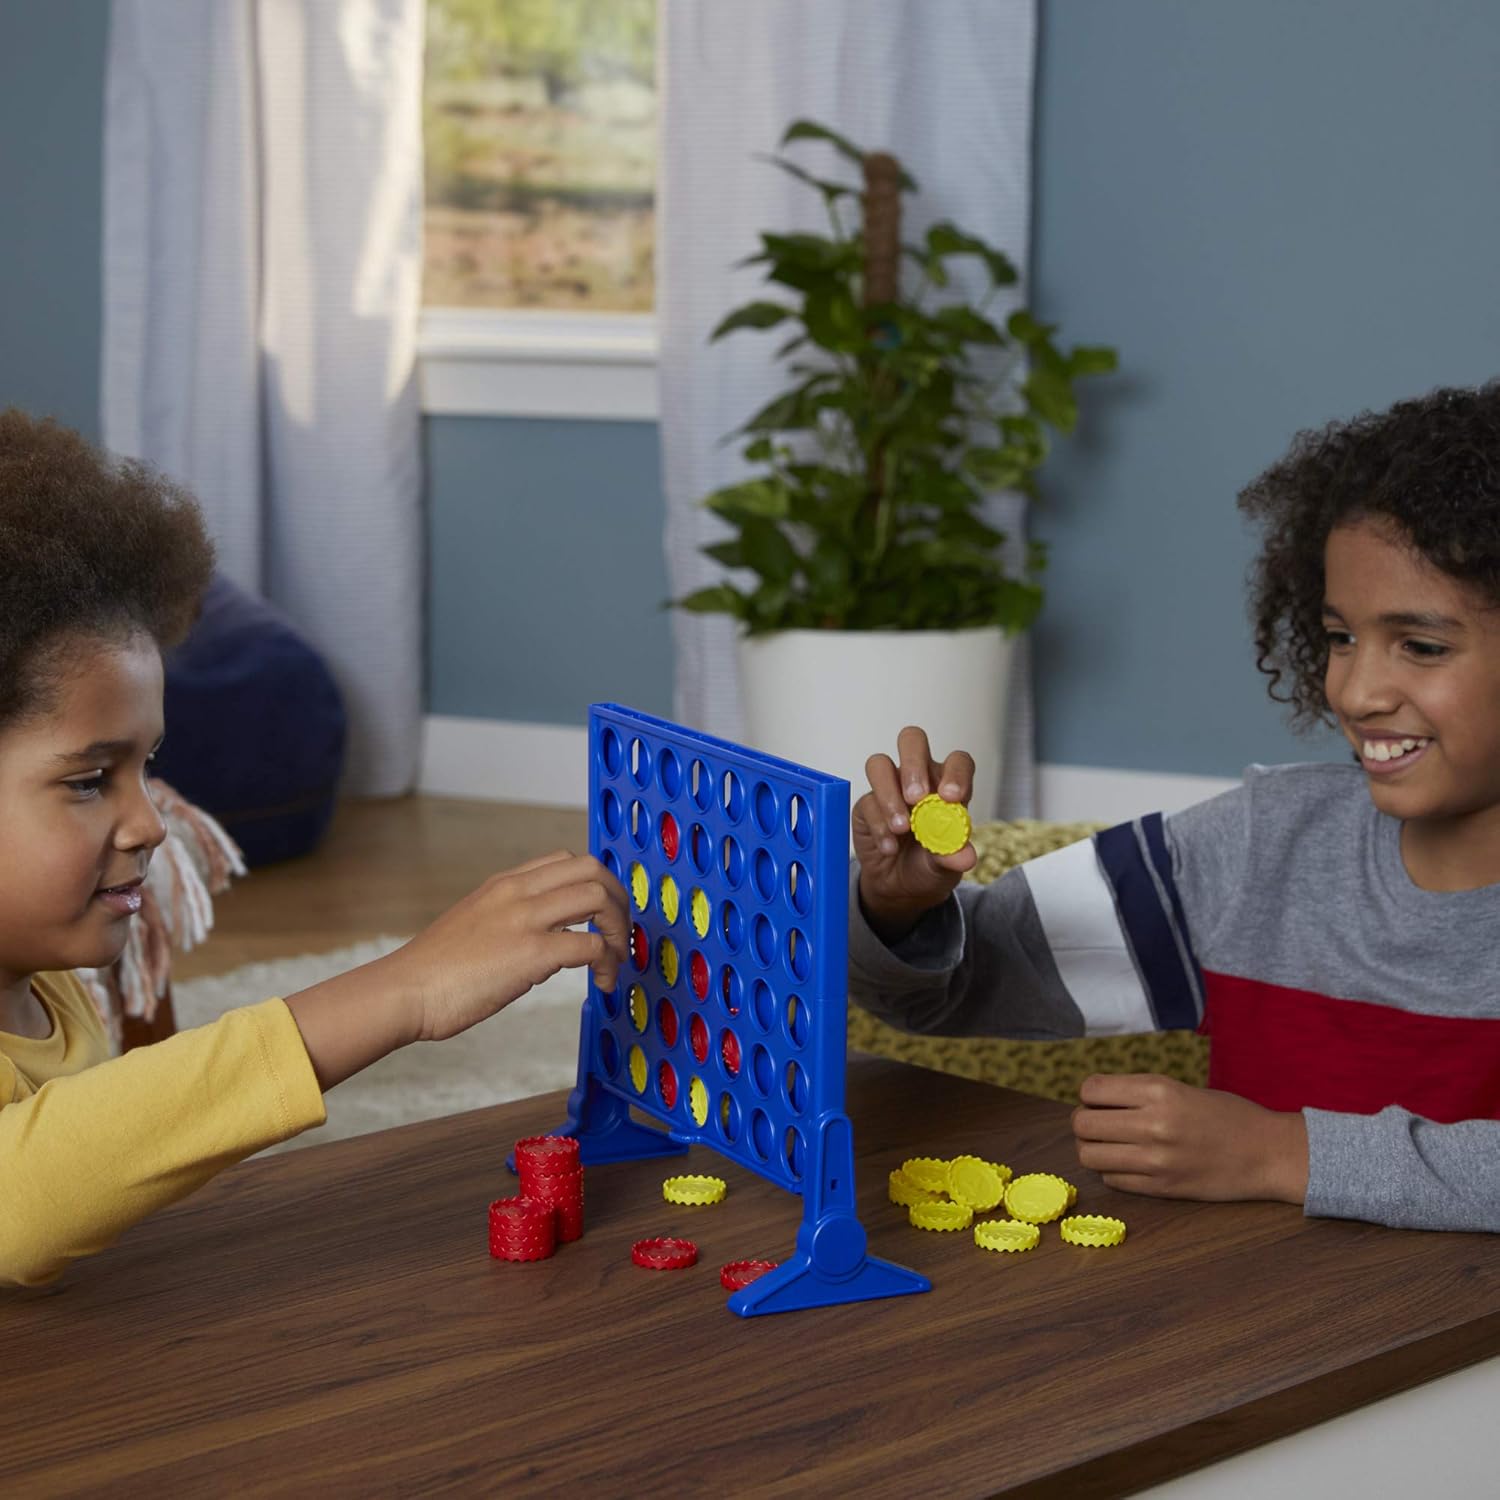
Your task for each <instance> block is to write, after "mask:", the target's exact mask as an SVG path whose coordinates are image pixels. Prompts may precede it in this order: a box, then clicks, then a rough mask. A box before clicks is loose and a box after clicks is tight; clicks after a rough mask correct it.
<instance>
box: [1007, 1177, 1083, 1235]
mask: <svg viewBox="0 0 1500 1500" xmlns="http://www.w3.org/2000/svg"><path fill="white" fill-rule="evenodd" d="M1071 1201H1072V1200H1071V1199H1070V1198H1069V1197H1068V1184H1067V1183H1066V1182H1064V1181H1063V1180H1062V1178H1061V1177H1054V1176H1053V1175H1052V1173H1050V1172H1028V1173H1027V1174H1026V1175H1025V1176H1024V1177H1017V1178H1016V1180H1015V1181H1014V1182H1012V1183H1011V1184H1010V1186H1009V1187H1007V1188H1006V1190H1005V1211H1006V1213H1008V1214H1009V1215H1010V1216H1011V1218H1013V1219H1024V1220H1025V1221H1026V1222H1027V1223H1028V1224H1050V1223H1051V1222H1052V1221H1053V1220H1054V1219H1055V1218H1057V1217H1058V1215H1059V1214H1061V1213H1062V1211H1063V1210H1064V1209H1065V1208H1067V1206H1068V1204H1069V1203H1070V1202H1071Z"/></svg>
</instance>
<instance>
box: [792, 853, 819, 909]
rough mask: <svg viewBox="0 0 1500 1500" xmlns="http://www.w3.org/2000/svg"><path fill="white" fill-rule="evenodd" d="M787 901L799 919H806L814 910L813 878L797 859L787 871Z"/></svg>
mask: <svg viewBox="0 0 1500 1500" xmlns="http://www.w3.org/2000/svg"><path fill="white" fill-rule="evenodd" d="M786 899H787V901H788V903H789V904H790V905H791V908H792V910H793V911H794V912H796V913H797V915H798V916H799V917H805V916H806V915H807V914H808V912H810V911H811V910H812V901H813V888H812V876H811V875H809V874H808V873H807V870H806V867H805V866H803V865H802V864H801V863H800V862H799V861H797V860H795V859H794V860H793V861H792V862H791V864H789V865H788V866H787V869H786Z"/></svg>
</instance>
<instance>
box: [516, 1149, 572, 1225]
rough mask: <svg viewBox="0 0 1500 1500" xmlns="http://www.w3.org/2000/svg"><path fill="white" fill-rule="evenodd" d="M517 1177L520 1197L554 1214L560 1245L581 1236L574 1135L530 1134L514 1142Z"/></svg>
mask: <svg viewBox="0 0 1500 1500" xmlns="http://www.w3.org/2000/svg"><path fill="white" fill-rule="evenodd" d="M516 1174H517V1175H518V1176H519V1177H520V1179H521V1194H522V1196H523V1197H526V1198H531V1199H534V1200H535V1201H536V1202H538V1203H545V1204H547V1205H548V1207H549V1208H551V1209H552V1210H553V1212H554V1213H555V1215H556V1218H557V1238H558V1241H559V1242H560V1243H563V1244H566V1243H567V1242H568V1241H569V1240H576V1239H577V1238H578V1237H579V1236H580V1235H581V1234H582V1233H583V1167H582V1166H581V1165H580V1163H579V1160H578V1140H577V1138H576V1137H575V1136H571V1135H533V1136H528V1137H527V1138H526V1139H525V1140H521V1141H517V1142H516Z"/></svg>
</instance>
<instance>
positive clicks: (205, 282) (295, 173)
mask: <svg viewBox="0 0 1500 1500" xmlns="http://www.w3.org/2000/svg"><path fill="white" fill-rule="evenodd" d="M423 17H424V8H423V4H422V0H318V3H316V4H309V3H306V0H211V3H203V0H113V5H112V11H111V28H110V44H109V60H108V77H107V83H106V91H105V116H104V130H105V137H104V164H105V169H104V264H103V284H104V331H103V357H102V377H101V378H102V392H101V397H102V400H101V411H102V427H103V438H104V442H105V444H106V445H107V446H108V447H110V448H112V449H114V450H115V451H117V452H120V453H124V454H127V455H130V456H132V457H136V458H141V459H145V460H146V461H148V462H150V463H153V464H155V465H157V466H158V467H160V468H162V469H164V470H165V471H166V472H167V473H169V474H171V475H172V476H173V477H174V478H175V479H177V480H179V481H180V482H182V483H183V484H185V485H186V486H187V487H188V488H189V489H191V490H192V491H193V492H194V493H195V494H196V495H197V497H198V499H199V500H200V501H201V502H202V504H203V507H204V509H205V511H206V513H207V515H208V517H209V521H210V525H211V527H212V530H213V534H214V539H215V541H216V543H217V545H218V549H219V561H220V566H221V567H222V569H223V571H224V572H225V573H226V574H228V575H229V576H230V577H231V578H232V579H233V580H234V581H235V582H236V583H238V584H240V585H241V586H242V587H244V588H246V589H248V590H250V591H251V592H254V593H258V594H260V595H261V596H263V597H265V598H268V599H269V600H271V602H272V603H273V604H275V605H277V606H279V607H280V608H281V610H282V611H283V612H284V613H285V614H286V615H287V616H288V617H289V618H290V619H291V620H292V621H293V622H294V624H296V625H297V626H298V627H299V628H300V630H301V631H302V633H303V634H304V635H305V636H306V637H307V639H308V640H309V641H310V642H311V643H312V645H313V646H314V647H315V648H316V649H317V650H318V651H319V652H320V654H322V656H323V657H324V658H325V660H326V661H327V662H328V664H329V667H330V668H331V670H332V672H333V674H334V676H335V678H336V679H337V681H338V683H339V686H340V689H341V690H342V693H343V697H344V701H345V705H346V707H347V710H348V713H349V721H350V726H349V727H350V733H349V750H348V761H347V766H346V773H345V790H347V791H349V792H352V793H355V794H357V795H369V796H386V795H393V794H396V793H399V792H402V791H405V790H406V789H407V788H408V787H409V786H410V785H411V784H412V782H413V780H414V778H415V773H416V765H417V757H418V753H419V748H420V733H421V713H422V680H421V662H422V642H421V622H422V580H423V573H424V565H423V556H422V519H421V510H420V506H421V462H420V414H419V410H418V403H417V393H416V375H415V355H416V331H417V317H418V313H419V309H420V300H421V245H422V125H421V89H422V42H423Z"/></svg>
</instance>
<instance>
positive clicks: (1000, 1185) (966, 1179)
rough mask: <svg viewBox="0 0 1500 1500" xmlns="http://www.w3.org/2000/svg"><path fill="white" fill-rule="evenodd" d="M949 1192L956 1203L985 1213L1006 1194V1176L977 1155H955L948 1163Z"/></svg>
mask: <svg viewBox="0 0 1500 1500" xmlns="http://www.w3.org/2000/svg"><path fill="white" fill-rule="evenodd" d="M948 1192H949V1195H950V1196H951V1197H952V1199H953V1201H954V1202H955V1203H967V1204H968V1206H969V1207H970V1208H972V1209H975V1210H976V1211H977V1212H979V1213H985V1212H986V1211H987V1210H989V1209H992V1208H993V1207H994V1206H995V1205H996V1204H997V1203H998V1202H999V1201H1000V1200H1001V1199H1002V1198H1003V1197H1004V1196H1005V1178H1004V1177H1002V1176H1001V1175H1000V1173H999V1172H998V1171H997V1170H996V1169H995V1168H994V1167H993V1166H991V1164H990V1163H989V1162H987V1161H982V1160H981V1159H980V1158H979V1157H977V1156H955V1157H954V1158H953V1160H952V1161H950V1162H949V1163H948Z"/></svg>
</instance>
